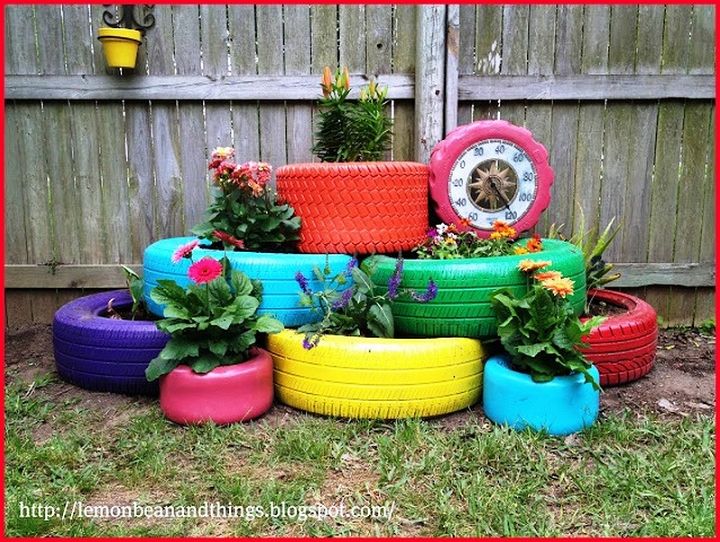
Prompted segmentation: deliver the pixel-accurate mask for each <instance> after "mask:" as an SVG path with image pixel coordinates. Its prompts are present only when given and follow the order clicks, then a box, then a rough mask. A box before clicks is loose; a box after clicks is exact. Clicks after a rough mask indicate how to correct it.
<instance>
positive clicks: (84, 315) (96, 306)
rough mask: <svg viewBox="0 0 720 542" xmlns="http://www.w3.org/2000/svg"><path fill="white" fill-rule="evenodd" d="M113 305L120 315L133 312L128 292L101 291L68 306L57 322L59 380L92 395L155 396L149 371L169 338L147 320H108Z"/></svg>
mask: <svg viewBox="0 0 720 542" xmlns="http://www.w3.org/2000/svg"><path fill="white" fill-rule="evenodd" d="M110 300H113V303H112V305H113V307H114V308H115V309H116V310H124V309H129V308H130V306H131V305H132V298H131V297H130V294H129V293H128V291H127V290H114V291H111V292H102V293H99V294H93V295H89V296H85V297H81V298H78V299H75V300H73V301H71V302H69V303H66V304H65V305H63V306H62V307H60V309H59V310H58V311H57V312H56V313H55V317H54V319H53V351H54V354H55V366H56V368H57V372H58V374H59V375H60V377H61V378H62V379H63V380H65V381H67V382H70V383H71V384H74V385H76V386H78V387H81V388H85V389H88V390H92V391H104V392H114V393H124V394H128V395H157V394H158V383H157V382H148V381H147V380H146V378H145V369H146V368H147V366H148V364H149V363H150V361H151V360H152V359H153V358H154V357H156V356H157V355H158V354H159V353H160V351H161V350H162V349H163V347H164V346H165V343H167V341H168V340H169V339H170V336H169V335H167V334H166V333H163V332H162V331H159V330H158V329H157V327H156V326H155V322H152V321H147V320H115V319H111V318H107V317H106V316H104V314H105V312H106V310H107V305H108V302H109V301H110Z"/></svg>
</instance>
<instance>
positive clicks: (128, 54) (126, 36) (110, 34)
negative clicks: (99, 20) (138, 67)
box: [98, 27, 142, 68]
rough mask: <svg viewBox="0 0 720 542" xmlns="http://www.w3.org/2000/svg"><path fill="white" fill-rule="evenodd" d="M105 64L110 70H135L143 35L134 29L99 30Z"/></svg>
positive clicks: (104, 28) (108, 28)
mask: <svg viewBox="0 0 720 542" xmlns="http://www.w3.org/2000/svg"><path fill="white" fill-rule="evenodd" d="M98 39H99V40H100V43H102V47H103V53H104V54H105V62H106V63H107V65H108V67H110V68H134V67H135V63H136V62H137V52H138V47H140V44H141V43H142V33H141V32H140V31H139V30H133V29H132V28H110V27H103V28H98Z"/></svg>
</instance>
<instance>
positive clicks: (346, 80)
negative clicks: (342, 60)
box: [342, 66, 350, 90]
mask: <svg viewBox="0 0 720 542" xmlns="http://www.w3.org/2000/svg"><path fill="white" fill-rule="evenodd" d="M342 85H343V86H344V87H345V90H350V72H348V68H347V66H345V67H344V68H343V72H342Z"/></svg>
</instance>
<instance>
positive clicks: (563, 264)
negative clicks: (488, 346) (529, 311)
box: [362, 239, 585, 338]
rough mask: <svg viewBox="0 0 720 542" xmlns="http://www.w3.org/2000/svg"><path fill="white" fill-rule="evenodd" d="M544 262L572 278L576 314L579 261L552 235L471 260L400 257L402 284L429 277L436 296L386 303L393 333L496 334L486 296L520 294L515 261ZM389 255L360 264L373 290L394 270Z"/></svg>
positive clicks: (580, 296)
mask: <svg viewBox="0 0 720 542" xmlns="http://www.w3.org/2000/svg"><path fill="white" fill-rule="evenodd" d="M524 259H532V260H549V261H551V262H552V264H551V265H550V266H549V267H548V270H554V271H560V272H561V273H562V274H563V275H564V276H566V277H568V278H570V279H572V280H573V281H574V282H575V291H574V293H573V295H572V296H569V297H568V299H569V300H570V303H571V305H572V306H573V309H574V310H575V313H576V314H578V315H579V314H581V313H582V311H583V307H584V305H585V260H584V258H583V254H582V252H581V251H580V249H579V248H578V247H576V246H575V245H573V244H571V243H568V242H565V241H559V240H556V239H543V250H542V252H537V253H534V254H522V255H512V256H495V257H490V258H472V259H465V260H405V265H404V268H403V279H402V287H403V288H413V289H416V290H422V289H424V288H425V286H426V284H427V281H428V280H429V279H431V278H432V279H433V281H435V283H436V284H437V286H438V294H437V297H436V298H435V299H434V300H433V301H431V302H430V303H417V302H414V301H411V300H407V299H405V298H403V299H401V300H398V301H396V302H395V303H394V304H393V306H392V311H393V315H394V316H395V330H396V333H397V334H398V335H407V336H413V337H417V336H422V337H474V338H488V337H494V336H496V335H497V320H496V319H495V315H494V313H493V310H492V306H491V305H490V297H491V296H492V294H493V292H495V291H496V290H498V289H500V288H509V289H510V290H512V291H513V292H514V293H515V294H516V295H521V294H522V293H523V292H524V291H525V289H526V288H527V279H526V277H525V275H524V274H523V273H521V272H520V271H518V269H517V265H518V263H519V262H520V261H521V260H524ZM395 263H396V259H395V258H390V257H388V256H371V257H369V258H367V259H366V260H365V261H364V262H363V264H362V267H363V269H364V270H365V271H366V272H367V273H368V274H370V276H371V278H372V281H373V284H375V285H376V287H377V290H378V292H379V293H384V292H386V291H387V282H388V279H389V278H390V276H391V275H392V273H393V270H394V269H395Z"/></svg>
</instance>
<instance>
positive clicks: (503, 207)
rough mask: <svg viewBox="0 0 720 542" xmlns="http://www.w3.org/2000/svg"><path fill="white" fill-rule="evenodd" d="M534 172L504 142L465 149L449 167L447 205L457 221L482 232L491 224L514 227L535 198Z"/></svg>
mask: <svg viewBox="0 0 720 542" xmlns="http://www.w3.org/2000/svg"><path fill="white" fill-rule="evenodd" d="M537 181H538V179H537V171H536V168H535V166H534V165H533V163H532V162H531V161H530V158H529V156H528V155H527V153H526V152H525V151H524V150H523V149H522V148H520V147H519V146H518V145H516V144H515V143H513V142H511V141H507V140H504V139H489V140H485V141H480V142H478V143H476V144H474V145H471V146H469V147H467V148H466V149H465V150H464V151H463V152H462V154H460V155H459V156H458V157H457V159H456V160H455V162H454V163H453V165H452V168H451V170H450V177H449V179H448V193H449V195H450V204H451V206H452V208H453V210H454V211H455V212H456V213H457V215H458V216H459V217H460V218H464V219H465V220H467V221H468V222H469V223H470V224H472V226H474V227H475V228H478V229H482V230H488V231H489V230H492V223H493V222H494V221H495V220H504V221H505V222H508V223H510V224H515V223H516V222H518V221H519V220H520V219H522V218H523V217H524V216H525V215H526V214H527V212H528V210H529V209H530V208H531V207H532V204H533V202H534V201H535V198H536V196H537V187H538V182H537Z"/></svg>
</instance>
